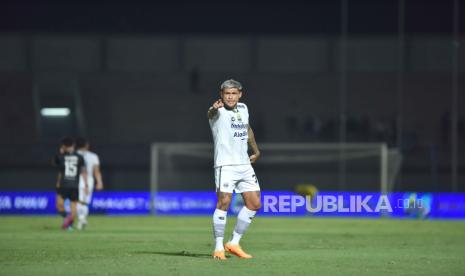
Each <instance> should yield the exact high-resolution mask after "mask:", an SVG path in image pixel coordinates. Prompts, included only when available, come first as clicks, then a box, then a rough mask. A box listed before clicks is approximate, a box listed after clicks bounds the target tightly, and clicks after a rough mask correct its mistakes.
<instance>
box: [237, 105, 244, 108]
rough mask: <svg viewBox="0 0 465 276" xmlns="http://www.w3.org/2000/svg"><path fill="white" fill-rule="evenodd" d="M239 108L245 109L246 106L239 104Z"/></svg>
mask: <svg viewBox="0 0 465 276" xmlns="http://www.w3.org/2000/svg"><path fill="white" fill-rule="evenodd" d="M237 108H245V105H243V104H238V105H237Z"/></svg>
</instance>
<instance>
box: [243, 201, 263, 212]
mask: <svg viewBox="0 0 465 276" xmlns="http://www.w3.org/2000/svg"><path fill="white" fill-rule="evenodd" d="M246 206H247V209H249V210H252V211H258V210H260V208H262V204H261V202H260V201H256V202H251V203H249V204H247V205H246Z"/></svg>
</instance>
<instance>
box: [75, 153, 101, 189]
mask: <svg viewBox="0 0 465 276" xmlns="http://www.w3.org/2000/svg"><path fill="white" fill-rule="evenodd" d="M77 153H79V154H80V155H82V157H84V161H85V162H86V170H87V185H89V187H91V188H92V187H94V167H95V166H99V165H100V160H99V158H98V155H97V154H95V153H93V152H91V151H88V150H85V151H81V150H78V151H77ZM80 185H81V186H82V185H84V181H83V179H82V176H81V178H80Z"/></svg>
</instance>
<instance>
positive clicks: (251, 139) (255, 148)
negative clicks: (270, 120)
mask: <svg viewBox="0 0 465 276" xmlns="http://www.w3.org/2000/svg"><path fill="white" fill-rule="evenodd" d="M248 134H249V139H248V140H247V143H248V145H249V148H250V149H251V150H252V152H253V154H260V150H258V146H257V142H255V134H254V133H253V130H252V128H251V127H250V126H249V129H248Z"/></svg>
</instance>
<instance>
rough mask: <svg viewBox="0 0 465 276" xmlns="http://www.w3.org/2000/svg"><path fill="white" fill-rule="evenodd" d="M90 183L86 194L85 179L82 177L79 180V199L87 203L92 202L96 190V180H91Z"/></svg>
mask: <svg viewBox="0 0 465 276" xmlns="http://www.w3.org/2000/svg"><path fill="white" fill-rule="evenodd" d="M88 185H89V188H88V189H87V190H88V193H87V194H86V193H85V190H84V181H83V180H82V177H81V178H80V181H79V201H80V202H83V203H85V204H90V201H91V200H92V193H93V192H94V181H90V180H89V182H88Z"/></svg>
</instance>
